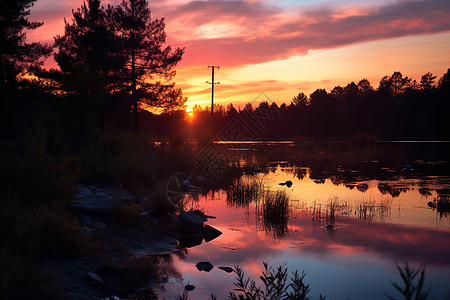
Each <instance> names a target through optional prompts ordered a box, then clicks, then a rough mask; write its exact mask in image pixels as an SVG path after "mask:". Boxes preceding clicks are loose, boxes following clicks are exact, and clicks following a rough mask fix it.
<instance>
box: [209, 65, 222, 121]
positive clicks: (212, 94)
mask: <svg viewBox="0 0 450 300" xmlns="http://www.w3.org/2000/svg"><path fill="white" fill-rule="evenodd" d="M208 68H211V69H212V73H211V77H212V78H211V82H208V81H207V82H206V83H209V84H211V120H212V118H213V116H214V85H215V84H220V82H214V69H215V68H216V69H217V70H219V69H220V66H208Z"/></svg>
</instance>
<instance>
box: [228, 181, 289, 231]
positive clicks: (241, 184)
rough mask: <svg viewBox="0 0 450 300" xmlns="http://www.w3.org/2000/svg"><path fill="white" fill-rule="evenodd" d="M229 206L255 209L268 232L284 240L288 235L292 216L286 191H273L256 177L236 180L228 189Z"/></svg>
mask: <svg viewBox="0 0 450 300" xmlns="http://www.w3.org/2000/svg"><path fill="white" fill-rule="evenodd" d="M226 194H227V204H228V205H230V206H234V207H253V208H254V215H255V218H256V219H257V220H258V222H260V221H261V222H262V225H263V227H264V229H265V230H266V231H267V232H272V233H273V235H274V237H277V238H282V237H284V236H285V235H286V233H287V231H288V230H287V224H288V220H289V217H290V214H291V205H290V198H289V195H288V194H287V193H286V191H284V190H277V191H272V190H269V189H268V188H266V187H265V186H264V182H263V181H262V180H261V179H259V178H258V177H256V176H252V177H241V178H240V179H238V180H234V182H233V184H232V185H231V186H230V187H229V188H228V189H226Z"/></svg>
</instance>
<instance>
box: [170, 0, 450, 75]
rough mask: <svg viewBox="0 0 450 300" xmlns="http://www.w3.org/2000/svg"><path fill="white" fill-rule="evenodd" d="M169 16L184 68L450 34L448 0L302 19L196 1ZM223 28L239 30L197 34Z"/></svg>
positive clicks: (317, 13)
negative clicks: (182, 52)
mask: <svg viewBox="0 0 450 300" xmlns="http://www.w3.org/2000/svg"><path fill="white" fill-rule="evenodd" d="M167 14H168V18H167V20H169V22H171V23H168V24H169V25H168V31H173V32H174V39H173V41H174V42H175V43H176V44H178V45H183V46H186V55H185V57H184V61H183V63H182V64H183V66H188V65H196V64H207V63H212V62H214V63H215V64H222V65H224V66H236V65H243V64H255V63H261V62H266V61H272V60H279V59H285V58H288V57H291V56H294V55H305V54H307V53H308V51H310V50H317V49H330V48H337V47H343V46H347V45H351V44H355V43H361V42H367V41H374V40H380V39H389V38H395V37H402V36H409V35H421V34H428V33H437V32H443V31H449V30H450V18H449V16H450V2H449V1H447V0H429V1H403V2H396V3H391V4H386V5H385V6H382V7H365V8H360V9H358V8H355V7H353V8H349V9H347V10H338V9H336V8H317V9H312V8H311V9H309V10H304V11H303V13H298V14H297V15H293V14H292V13H288V12H282V10H281V9H280V8H274V7H269V6H267V5H264V4H262V3H261V2H246V1H220V0H219V1H192V2H189V3H186V4H184V5H181V6H180V7H178V8H176V9H174V10H172V11H167ZM170 24H172V25H170ZM218 24H221V25H222V26H225V25H226V24H228V26H229V27H230V28H234V29H233V30H230V32H228V35H226V36H223V37H217V38H209V37H208V36H204V35H202V34H200V33H199V31H198V28H200V27H202V28H207V27H208V26H214V25H215V26H217V25H218ZM175 25H177V26H175ZM233 33H234V34H233ZM169 36H170V32H169ZM210 36H211V35H210ZM212 36H214V35H212Z"/></svg>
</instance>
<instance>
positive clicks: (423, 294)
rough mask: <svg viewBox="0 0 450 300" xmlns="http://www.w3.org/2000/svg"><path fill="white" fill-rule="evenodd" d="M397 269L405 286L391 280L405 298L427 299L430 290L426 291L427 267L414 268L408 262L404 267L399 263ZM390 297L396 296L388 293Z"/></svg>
mask: <svg viewBox="0 0 450 300" xmlns="http://www.w3.org/2000/svg"><path fill="white" fill-rule="evenodd" d="M397 270H398V272H399V274H400V277H401V278H402V281H403V285H404V286H403V287H402V286H400V284H398V283H395V282H391V283H392V285H393V286H394V288H395V289H396V290H397V291H399V292H400V293H401V294H402V295H403V297H404V299H405V300H425V299H427V297H428V294H429V293H430V290H428V291H424V290H423V288H424V281H425V267H419V268H417V269H416V268H413V267H410V266H409V264H408V263H407V262H406V263H405V265H404V266H403V267H401V266H399V265H397ZM386 296H387V297H388V298H389V299H391V300H395V298H394V297H392V296H389V295H386Z"/></svg>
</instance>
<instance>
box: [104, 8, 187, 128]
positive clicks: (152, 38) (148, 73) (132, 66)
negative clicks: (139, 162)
mask: <svg viewBox="0 0 450 300" xmlns="http://www.w3.org/2000/svg"><path fill="white" fill-rule="evenodd" d="M108 15H109V16H110V17H111V22H112V23H113V24H114V28H115V31H116V32H117V34H118V36H119V37H120V38H121V41H122V43H121V45H122V53H123V54H124V55H125V56H126V64H125V68H124V69H123V72H122V81H123V86H122V89H124V90H126V91H128V92H129V93H130V95H131V97H132V102H133V114H134V124H135V131H136V132H137V131H138V109H139V105H140V103H143V104H146V105H148V106H155V107H160V108H163V109H167V108H171V107H176V106H182V105H183V104H184V102H185V101H186V99H184V98H183V97H181V91H180V90H177V89H174V86H173V84H165V83H163V82H161V81H162V80H164V82H168V81H170V79H171V78H172V77H173V76H174V75H175V71H174V70H173V67H175V66H176V64H177V63H178V62H179V61H180V60H181V57H182V55H183V53H184V49H180V48H176V49H175V50H174V51H172V48H171V47H170V46H167V47H164V44H165V42H166V33H165V23H164V18H161V19H155V20H152V18H151V11H150V9H149V7H148V2H147V1H146V0H123V1H122V3H121V4H120V5H118V6H115V7H114V6H109V8H108Z"/></svg>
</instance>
